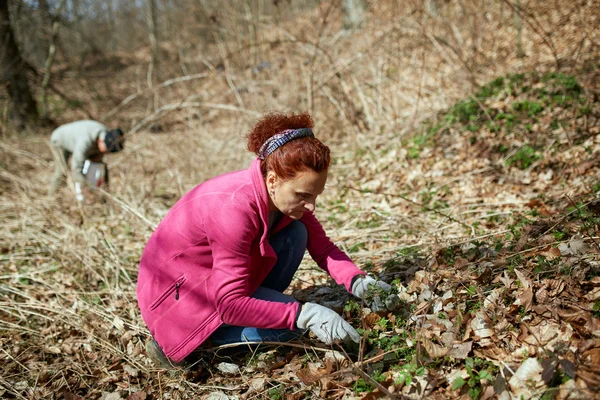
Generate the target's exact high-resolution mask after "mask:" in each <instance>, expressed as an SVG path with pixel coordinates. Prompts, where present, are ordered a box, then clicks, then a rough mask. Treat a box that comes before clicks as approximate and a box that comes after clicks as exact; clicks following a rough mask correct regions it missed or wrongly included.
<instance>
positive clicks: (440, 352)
mask: <svg viewBox="0 0 600 400" xmlns="http://www.w3.org/2000/svg"><path fill="white" fill-rule="evenodd" d="M421 342H422V343H423V347H424V348H425V350H426V351H427V354H429V357H431V358H433V359H435V358H440V357H444V356H445V355H446V354H448V351H449V350H450V349H448V348H446V347H443V346H440V345H438V344H435V343H433V342H432V341H431V340H429V339H427V338H423V339H422V340H421Z"/></svg>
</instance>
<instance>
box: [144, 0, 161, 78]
mask: <svg viewBox="0 0 600 400" xmlns="http://www.w3.org/2000/svg"><path fill="white" fill-rule="evenodd" d="M147 16H148V18H147V22H148V36H149V39H150V47H151V50H152V64H154V65H155V66H156V67H157V66H158V65H157V64H158V62H159V57H160V53H159V47H158V35H157V33H156V24H157V22H156V21H157V11H156V0H148V14H147Z"/></svg>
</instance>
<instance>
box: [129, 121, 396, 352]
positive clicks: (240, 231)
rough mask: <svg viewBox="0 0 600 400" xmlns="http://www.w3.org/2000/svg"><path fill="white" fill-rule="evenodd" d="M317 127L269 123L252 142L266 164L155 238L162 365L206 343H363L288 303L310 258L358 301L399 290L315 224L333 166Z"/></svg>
mask: <svg viewBox="0 0 600 400" xmlns="http://www.w3.org/2000/svg"><path fill="white" fill-rule="evenodd" d="M312 127H313V121H312V118H311V117H310V115H308V114H299V115H294V114H291V115H286V114H278V113H277V114H268V115H266V116H265V117H263V118H262V119H261V120H260V121H259V122H258V123H257V124H256V126H255V127H254V128H253V129H252V130H251V131H250V133H249V134H248V135H247V139H248V149H249V150H250V151H252V152H254V153H256V154H257V155H258V158H257V159H255V160H254V161H253V162H252V164H251V165H250V168H249V169H247V170H242V171H237V172H232V173H229V174H225V175H221V176H218V177H216V178H213V179H210V180H208V181H206V182H204V183H202V184H200V185H198V186H196V187H195V188H194V189H192V190H191V191H190V192H188V193H187V194H186V195H184V196H183V197H182V198H181V199H180V200H179V201H178V202H177V203H176V204H175V205H174V206H173V208H172V209H171V210H170V211H169V212H168V214H167V215H166V216H165V218H164V219H163V221H162V222H161V223H160V224H159V226H158V227H157V229H156V231H155V232H154V233H153V234H152V236H151V238H150V240H149V241H148V243H147V245H146V248H145V249H144V253H143V255H142V259H141V262H140V270H139V275H138V285H137V297H138V302H139V306H140V309H141V312H142V316H143V318H144V321H145V322H146V324H147V325H148V327H149V329H150V332H151V333H152V336H153V337H154V339H155V342H156V343H158V345H159V346H160V349H158V350H159V352H160V353H161V356H163V357H164V356H166V357H167V358H168V359H169V360H171V361H173V362H175V363H178V362H180V361H183V360H184V359H185V357H186V356H188V355H189V354H190V353H191V352H192V351H193V350H195V349H196V348H198V347H199V346H200V345H202V344H203V343H206V342H208V341H210V343H212V344H213V345H221V344H226V343H237V342H245V341H250V342H256V341H275V340H277V341H285V340H290V339H291V338H294V337H297V335H299V334H301V333H302V332H303V330H305V329H310V330H311V331H312V332H313V333H314V334H315V335H316V336H317V337H318V338H319V339H320V340H321V341H323V342H325V343H332V342H333V341H336V340H342V341H347V340H352V341H354V342H358V341H360V336H359V334H358V333H357V332H356V330H355V329H354V328H353V327H352V326H351V325H350V324H348V323H347V322H346V321H344V319H343V318H342V317H341V316H340V315H338V314H337V313H336V312H334V311H332V310H330V309H328V308H326V307H323V306H320V305H318V304H315V303H306V304H300V303H298V302H297V301H296V300H295V299H294V298H292V297H290V296H288V295H285V294H283V291H284V290H285V289H286V288H287V287H288V286H289V284H290V282H291V280H292V277H293V275H294V273H295V272H296V269H297V268H298V266H299V264H300V262H301V260H302V257H303V255H304V252H305V250H306V249H308V252H309V253H310V255H311V257H312V258H313V259H314V260H315V262H316V263H317V264H318V265H319V266H320V267H321V268H323V269H324V270H325V271H326V272H328V273H329V274H330V275H331V276H332V277H333V279H334V280H335V281H336V282H337V283H338V284H342V285H344V286H345V287H346V289H347V290H348V291H350V292H351V293H352V294H354V295H355V296H357V297H361V298H362V297H363V296H364V295H365V293H366V291H367V290H368V288H369V286H370V285H375V286H378V287H380V288H382V289H383V290H385V291H389V290H390V289H391V287H390V286H389V285H388V284H386V283H384V282H381V281H377V280H375V279H374V278H372V277H368V276H366V275H365V273H364V272H363V271H361V270H360V269H359V268H358V267H357V266H356V265H355V264H354V263H353V262H352V261H351V260H350V258H348V256H347V255H346V254H345V253H344V252H342V251H341V250H340V249H338V248H337V247H336V246H335V245H334V244H333V243H332V242H331V240H330V239H329V238H328V237H327V236H326V234H325V232H324V230H323V228H322V226H321V224H320V223H319V221H317V219H316V218H315V216H314V214H313V212H314V210H315V203H316V199H317V197H318V196H319V195H320V194H321V193H322V192H323V189H324V187H325V182H326V180H327V171H328V167H329V165H330V156H329V148H328V147H327V146H325V145H324V144H323V143H321V141H319V140H318V139H316V138H315V137H314V135H313V133H312ZM371 287H372V286H371ZM374 306H375V308H382V305H381V303H380V302H379V303H378V304H375V305H374ZM156 349H157V348H156V347H155V350H156Z"/></svg>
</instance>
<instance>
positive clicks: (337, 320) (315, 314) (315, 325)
mask: <svg viewBox="0 0 600 400" xmlns="http://www.w3.org/2000/svg"><path fill="white" fill-rule="evenodd" d="M296 325H297V326H298V328H302V329H307V328H308V329H310V330H311V332H312V333H314V334H315V335H316V336H317V337H318V338H319V340H320V341H322V342H324V343H326V344H331V343H333V342H335V341H337V340H341V341H349V340H351V341H353V342H356V343H358V342H360V335H359V334H358V332H357V331H356V329H354V328H353V327H352V325H350V324H349V323H347V322H346V321H345V320H344V318H342V317H341V316H340V315H339V314H338V313H336V312H335V311H333V310H330V309H329V308H327V307H323V306H321V305H319V304H316V303H306V304H304V305H302V309H301V310H300V315H299V316H298V320H297V321H296Z"/></svg>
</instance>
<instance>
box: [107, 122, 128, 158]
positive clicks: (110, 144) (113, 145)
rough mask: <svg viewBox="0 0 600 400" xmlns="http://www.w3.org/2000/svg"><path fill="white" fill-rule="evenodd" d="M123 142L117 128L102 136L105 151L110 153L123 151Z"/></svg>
mask: <svg viewBox="0 0 600 400" xmlns="http://www.w3.org/2000/svg"><path fill="white" fill-rule="evenodd" d="M124 141H125V138H124V137H123V131H122V130H121V129H119V128H117V129H113V130H110V131H108V132H106V135H105V136H104V144H105V145H106V149H107V150H108V151H109V152H111V153H116V152H118V151H121V150H123V144H124Z"/></svg>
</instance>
